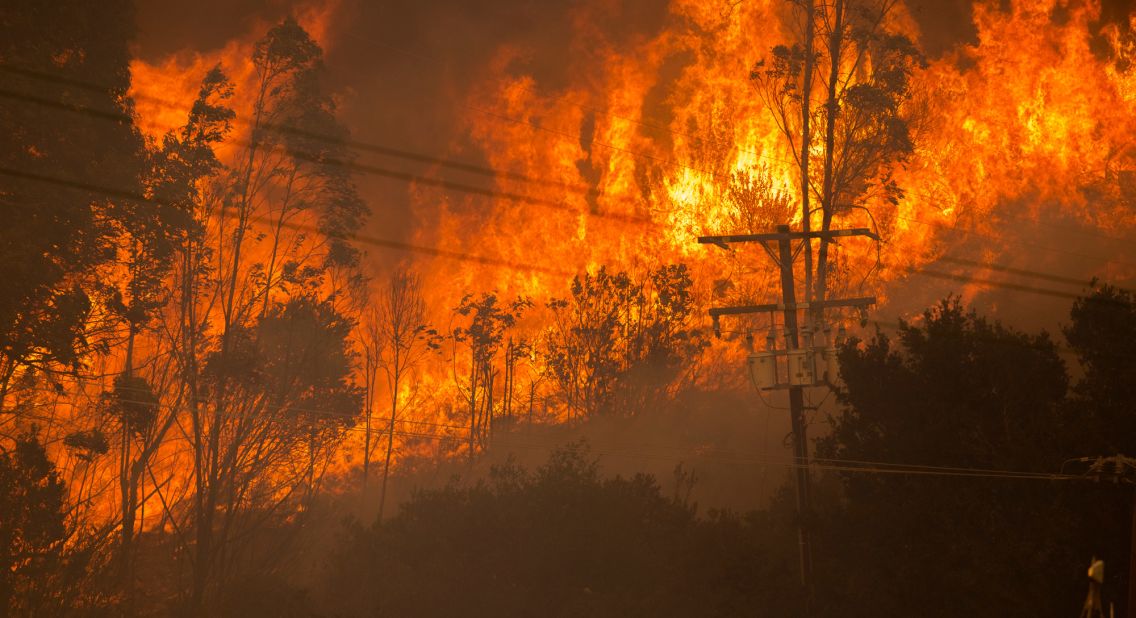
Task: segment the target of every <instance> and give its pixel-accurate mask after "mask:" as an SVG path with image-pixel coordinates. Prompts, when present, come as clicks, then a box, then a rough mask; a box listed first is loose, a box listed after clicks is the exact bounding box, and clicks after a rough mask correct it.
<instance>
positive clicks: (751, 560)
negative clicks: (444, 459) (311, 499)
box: [323, 448, 794, 616]
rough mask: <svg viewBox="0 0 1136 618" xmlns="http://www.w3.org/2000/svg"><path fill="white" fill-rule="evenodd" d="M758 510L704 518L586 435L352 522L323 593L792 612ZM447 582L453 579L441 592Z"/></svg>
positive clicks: (504, 611)
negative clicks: (533, 459)
mask: <svg viewBox="0 0 1136 618" xmlns="http://www.w3.org/2000/svg"><path fill="white" fill-rule="evenodd" d="M770 529H771V528H770V527H769V526H768V525H767V523H766V522H765V521H764V520H762V519H761V518H759V517H756V516H755V517H752V518H749V519H742V518H737V517H733V516H729V515H726V514H721V513H718V514H713V515H711V516H710V517H709V518H707V519H699V518H697V517H696V516H695V514H694V512H693V510H692V509H690V508H688V507H686V506H685V505H684V504H682V503H681V502H680V501H678V500H672V499H670V498H667V497H664V496H663V495H662V494H661V492H660V489H659V486H658V484H657V483H656V482H655V480H654V479H653V478H651V477H649V476H643V475H639V476H635V477H633V478H619V477H616V478H612V479H605V478H603V477H602V476H601V475H600V473H599V469H598V467H597V465H596V463H595V462H594V461H591V460H589V459H588V458H587V456H586V453H585V452H583V451H581V450H580V449H579V448H568V449H565V450H562V451H559V452H557V453H555V454H554V455H553V456H552V457H550V458H549V460H548V462H547V463H546V464H544V465H543V466H541V467H540V468H539V469H538V470H536V471H535V473H530V472H528V471H526V470H524V469H521V468H519V467H517V466H515V465H511V464H510V465H505V466H501V467H498V468H495V469H494V471H493V473H492V475H491V478H490V480H489V481H488V482H484V483H479V484H477V485H474V486H471V487H462V486H459V485H451V486H449V487H447V488H445V489H441V490H436V491H429V492H423V493H420V494H417V495H416V496H415V497H414V498H413V499H412V500H411V501H410V502H409V503H406V504H404V505H403V507H402V509H401V511H400V512H399V514H398V515H397V516H395V517H394V518H393V519H391V520H388V521H387V522H384V523H382V525H379V524H378V523H376V524H375V525H374V526H372V527H369V528H365V527H363V526H360V525H358V524H354V525H352V526H350V527H349V528H348V530H347V533H346V537H345V538H344V539H343V540H342V542H341V543H340V544H339V546H338V551H337V553H336V555H335V556H334V557H333V558H332V560H331V561H330V568H329V571H328V575H327V578H326V584H325V589H324V595H323V596H324V597H325V601H324V607H327V608H328V609H330V610H331V611H333V612H337V613H340V614H342V615H350V616H373V615H386V614H390V615H399V616H454V615H465V616H527V615H541V616H692V615H698V616H737V615H745V614H750V613H754V612H755V611H757V612H761V613H766V612H767V613H768V614H769V615H791V609H790V608H792V607H793V604H794V599H792V597H791V594H792V593H791V592H790V591H791V590H792V588H793V586H792V584H791V581H792V577H793V575H792V570H791V569H790V568H789V566H788V565H787V564H786V563H785V561H784V559H783V558H780V557H776V556H779V554H776V553H774V552H773V551H771V548H770V537H772V536H773V535H769V536H768V537H767V536H766V534H768V531H769V530H770ZM439 591H445V593H444V594H440V593H439Z"/></svg>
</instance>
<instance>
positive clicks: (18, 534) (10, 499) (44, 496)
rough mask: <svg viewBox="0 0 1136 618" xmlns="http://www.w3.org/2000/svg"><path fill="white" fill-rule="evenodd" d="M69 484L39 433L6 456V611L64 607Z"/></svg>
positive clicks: (2, 459) (0, 496) (2, 550)
mask: <svg viewBox="0 0 1136 618" xmlns="http://www.w3.org/2000/svg"><path fill="white" fill-rule="evenodd" d="M63 499H64V487H63V482H62V481H61V480H60V479H59V475H58V473H57V472H56V470H55V466H54V464H52V463H51V461H49V460H48V458H47V453H46V452H45V451H44V448H43V446H42V445H41V444H39V442H37V441H36V440H35V438H34V437H31V436H25V437H22V438H20V439H19V440H17V441H16V443H15V446H14V447H13V448H12V450H11V451H8V452H5V453H3V454H0V614H3V615H5V616H7V615H37V614H46V613H50V612H53V611H59V610H60V609H61V608H60V607H59V605H58V596H59V595H60V594H61V592H62V591H61V590H59V588H58V587H59V585H60V581H59V577H60V575H61V574H62V572H63V542H64V540H65V538H66V535H67V529H66V527H65V525H64V516H65V508H64V504H63Z"/></svg>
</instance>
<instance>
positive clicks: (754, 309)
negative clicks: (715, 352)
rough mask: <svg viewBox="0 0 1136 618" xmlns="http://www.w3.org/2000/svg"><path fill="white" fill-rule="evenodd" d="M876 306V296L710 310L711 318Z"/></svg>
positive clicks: (714, 308)
mask: <svg viewBox="0 0 1136 618" xmlns="http://www.w3.org/2000/svg"><path fill="white" fill-rule="evenodd" d="M874 304H876V297H875V296H863V297H859V298H838V299H833V300H820V301H815V302H811V303H792V304H785V303H771V304H767V305H738V306H734V307H713V308H711V309H710V316H711V317H719V316H723V315H747V314H750V313H768V312H770V311H796V310H798V309H830V308H833V307H867V306H869V305H874Z"/></svg>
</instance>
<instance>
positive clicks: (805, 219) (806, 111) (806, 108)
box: [754, 0, 816, 302]
mask: <svg viewBox="0 0 1136 618" xmlns="http://www.w3.org/2000/svg"><path fill="white" fill-rule="evenodd" d="M805 11H806V16H805V75H804V82H803V83H802V84H801V231H803V232H805V233H808V232H809V231H810V230H811V228H812V213H811V212H810V211H809V191H810V181H809V146H810V142H811V141H812V133H811V127H810V124H811V121H812V118H811V116H810V115H811V114H812V101H811V97H812V91H813V69H814V65H815V64H816V61H815V59H814V58H813V37H814V36H815V31H816V6H815V3H814V0H808V2H807V3H806V5H805ZM754 231H755V232H756V231H757V230H754ZM804 254H805V255H804V259H805V301H806V302H807V301H808V300H809V299H811V298H812V293H813V243H812V241H811V240H809V239H807V238H806V239H805V247H804Z"/></svg>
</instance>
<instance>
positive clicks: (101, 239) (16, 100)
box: [0, 0, 145, 412]
mask: <svg viewBox="0 0 1136 618" xmlns="http://www.w3.org/2000/svg"><path fill="white" fill-rule="evenodd" d="M0 23H2V24H4V32H5V35H4V37H3V40H2V41H0V58H2V59H3V66H2V67H0V73H2V74H3V82H4V88H5V90H7V91H9V92H11V93H12V96H8V97H5V98H4V99H3V101H2V102H0V132H2V133H3V134H4V135H5V136H6V138H5V139H4V140H3V145H2V146H0V176H2V177H3V178H4V182H3V188H2V189H0V203H2V204H3V206H4V213H5V214H4V225H3V226H2V229H0V281H4V286H5V291H4V294H3V295H2V298H0V412H4V404H5V399H6V395H7V394H8V389H9V387H10V386H11V385H12V384H13V381H12V380H13V377H15V376H16V374H17V373H18V372H21V371H26V370H31V371H41V372H59V371H62V372H69V373H75V372H77V371H78V370H79V369H80V365H81V359H82V357H83V354H85V353H86V352H87V351H89V350H90V349H91V348H92V346H94V345H95V344H96V343H98V342H99V341H100V340H101V339H102V337H101V335H100V333H98V332H97V331H95V332H92V331H90V330H89V326H90V325H89V324H88V315H89V314H90V313H91V311H92V306H93V304H94V300H93V299H94V298H95V297H97V296H99V295H101V292H102V286H100V285H99V282H98V279H97V278H96V277H94V276H93V275H94V271H95V269H96V268H97V267H99V266H102V265H105V264H107V263H108V262H109V261H110V260H111V259H112V258H113V257H114V247H113V244H112V240H113V238H114V237H115V235H116V233H117V231H118V229H126V230H129V231H134V230H135V229H137V228H136V227H135V223H136V222H132V221H130V220H129V219H130V218H131V217H133V216H134V215H137V214H139V212H140V211H139V210H136V209H135V206H136V205H135V204H134V202H133V200H131V199H130V198H129V197H119V196H109V195H107V192H106V191H103V190H100V189H99V187H112V188H115V189H116V190H118V191H120V192H121V194H122V195H126V196H129V195H132V194H136V193H140V192H141V183H142V176H143V172H144V169H145V158H144V154H143V153H144V148H143V140H142V138H141V136H140V135H139V133H138V131H137V130H136V129H135V126H134V122H133V119H132V116H131V108H130V105H131V103H130V99H129V98H128V97H127V96H126V95H127V90H128V88H129V86H130V69H129V63H130V58H131V56H130V50H129V42H130V40H131V38H132V36H133V32H134V25H133V24H134V19H133V9H132V7H131V3H130V2H127V1H124V0H111V1H110V2H107V3H100V4H98V5H93V4H90V3H85V2H57V3H52V4H50V5H44V4H43V3H39V2H32V1H25V0H17V1H16V2H7V3H5V4H4V6H3V7H0Z"/></svg>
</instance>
